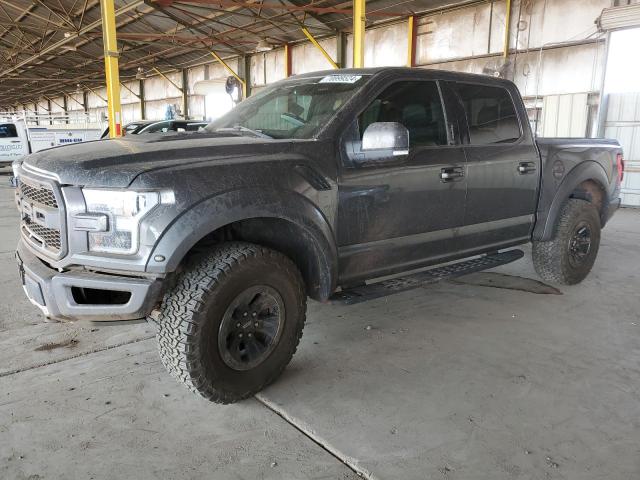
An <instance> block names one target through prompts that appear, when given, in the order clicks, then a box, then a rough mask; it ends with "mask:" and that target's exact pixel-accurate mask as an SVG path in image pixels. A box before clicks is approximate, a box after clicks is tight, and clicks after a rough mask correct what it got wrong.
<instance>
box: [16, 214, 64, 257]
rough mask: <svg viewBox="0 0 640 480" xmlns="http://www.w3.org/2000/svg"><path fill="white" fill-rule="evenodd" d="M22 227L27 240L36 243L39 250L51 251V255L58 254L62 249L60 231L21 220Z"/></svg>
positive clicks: (27, 220)
mask: <svg viewBox="0 0 640 480" xmlns="http://www.w3.org/2000/svg"><path fill="white" fill-rule="evenodd" d="M22 227H23V228H24V229H25V230H26V234H27V235H28V236H29V238H31V240H34V241H35V242H36V243H38V244H39V245H40V247H41V248H46V249H47V250H51V251H52V252H53V253H59V252H60V249H61V248H62V243H61V241H60V230H56V229H55V228H47V227H43V226H42V225H38V224H37V223H33V222H31V221H30V220H29V219H25V220H23V222H22Z"/></svg>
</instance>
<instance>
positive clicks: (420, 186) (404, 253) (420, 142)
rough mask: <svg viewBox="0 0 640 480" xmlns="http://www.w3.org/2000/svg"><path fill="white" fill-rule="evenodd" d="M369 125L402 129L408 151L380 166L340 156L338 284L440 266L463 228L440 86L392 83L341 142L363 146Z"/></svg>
mask: <svg viewBox="0 0 640 480" xmlns="http://www.w3.org/2000/svg"><path fill="white" fill-rule="evenodd" d="M453 121H454V122H455V119H454V120H453ZM375 122H397V123H400V124H402V125H404V126H405V127H406V128H407V129H408V131H409V153H408V155H405V156H403V157H398V158H392V159H390V160H389V161H383V162H380V161H372V160H369V161H368V160H367V159H366V157H365V158H359V159H357V160H353V159H349V155H348V154H347V153H345V154H344V155H343V165H342V169H341V175H340V179H339V204H338V232H337V234H338V245H339V259H340V261H339V266H340V282H342V284H345V283H353V282H359V281H361V280H364V279H367V278H373V277H376V276H382V275H387V274H391V273H395V272H399V271H404V270H409V269H411V268H418V267H420V266H423V265H426V264H429V263H437V262H439V261H442V260H443V259H445V258H446V257H448V256H451V255H452V254H453V253H455V252H456V250H457V248H458V245H457V243H456V239H457V228H458V227H461V226H462V225H463V222H464V214H465V195H466V179H465V169H466V163H465V155H464V152H463V150H462V147H461V146H460V145H459V142H458V141H457V138H452V137H451V134H452V132H453V133H454V134H455V135H456V136H457V133H456V132H457V128H449V127H450V126H452V125H451V124H450V123H449V122H448V121H447V117H446V115H445V110H444V106H443V100H442V96H441V93H440V88H439V86H438V83H437V82H436V81H433V80H424V81H415V80H412V81H397V82H394V83H392V84H391V85H388V86H387V87H386V88H383V90H382V91H381V92H380V93H379V94H378V95H377V97H376V98H375V99H374V100H373V101H372V102H371V103H370V104H369V106H368V107H367V108H366V109H365V110H364V111H363V112H361V114H360V115H359V116H358V118H357V120H356V121H355V122H354V124H352V126H351V131H350V132H347V134H346V137H347V141H349V139H351V140H352V141H354V142H356V143H357V142H359V141H361V140H362V135H363V132H364V131H365V130H366V128H367V127H368V126H369V125H371V124H372V123H375ZM346 151H347V149H345V152H346ZM449 173H453V175H448V174H449Z"/></svg>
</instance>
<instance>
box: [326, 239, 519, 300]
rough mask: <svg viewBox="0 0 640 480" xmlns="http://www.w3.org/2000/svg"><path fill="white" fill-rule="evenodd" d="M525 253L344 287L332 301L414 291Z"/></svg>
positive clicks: (485, 257)
mask: <svg viewBox="0 0 640 480" xmlns="http://www.w3.org/2000/svg"><path fill="white" fill-rule="evenodd" d="M523 256H524V252H523V251H522V250H508V251H506V252H502V253H494V254H491V255H484V256H482V257H476V258H472V259H471V260H464V261H462V262H457V263H452V264H449V265H445V266H444V267H436V268H432V269H430V270H424V271H422V272H418V273H414V274H412V275H407V276H405V277H398V278H390V279H388V280H383V281H382V282H376V283H370V284H368V285H361V286H357V287H353V288H350V289H347V290H341V291H339V292H336V293H334V294H333V295H332V296H331V297H330V298H329V303H332V304H342V305H354V304H356V303H362V302H366V301H368V300H374V299H376V298H381V297H386V296H388V295H393V294H394V293H400V292H405V291H407V290H413V289H414V288H418V287H421V286H422V285H428V284H430V283H437V282H439V281H441V280H447V279H450V278H456V277H461V276H463V275H467V274H469V273H475V272H480V271H482V270H488V269H490V268H495V267H499V266H500V265H506V264H507V263H511V262H515V261H516V260H520V259H521V258H522V257H523Z"/></svg>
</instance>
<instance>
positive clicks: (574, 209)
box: [532, 198, 601, 285]
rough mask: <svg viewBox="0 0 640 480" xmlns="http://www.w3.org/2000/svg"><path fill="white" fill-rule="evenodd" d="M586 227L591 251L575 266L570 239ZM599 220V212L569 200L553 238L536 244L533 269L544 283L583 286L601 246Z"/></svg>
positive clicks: (589, 206)
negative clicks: (579, 228)
mask: <svg viewBox="0 0 640 480" xmlns="http://www.w3.org/2000/svg"><path fill="white" fill-rule="evenodd" d="M581 225H587V226H588V228H589V230H590V242H591V244H590V249H589V252H588V253H587V254H586V256H585V257H584V259H583V260H582V261H581V262H580V263H579V264H576V262H575V261H572V259H571V248H570V245H571V239H572V237H573V236H574V234H575V233H576V229H577V228H578V227H580V226H581ZM600 230H601V224H600V216H599V215H598V209H597V208H596V207H595V206H593V205H592V204H591V203H589V202H587V201H585V200H578V199H573V198H571V199H569V200H568V201H567V202H566V204H565V205H564V207H563V208H562V212H561V213H560V216H559V217H558V221H557V223H556V225H555V231H554V237H553V238H552V239H551V240H549V241H547V242H535V241H534V242H533V252H532V253H533V265H534V267H535V269H536V272H537V273H538V275H540V277H542V278H543V279H544V280H547V281H549V282H552V283H559V284H563V285H575V284H576V283H580V282H581V281H582V280H584V279H585V277H586V276H587V275H588V274H589V272H590V271H591V268H592V267H593V264H594V262H595V260H596V256H597V255H598V248H599V246H600Z"/></svg>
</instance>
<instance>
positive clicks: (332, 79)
mask: <svg viewBox="0 0 640 480" xmlns="http://www.w3.org/2000/svg"><path fill="white" fill-rule="evenodd" d="M361 78H362V75H327V76H326V77H323V78H322V79H320V82H318V83H356V82H357V81H358V80H360V79H361Z"/></svg>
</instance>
